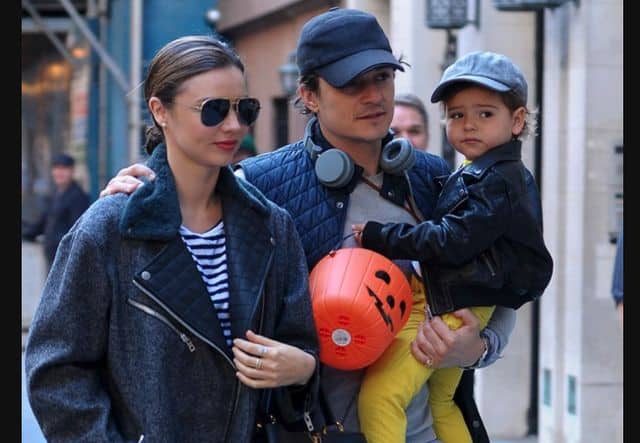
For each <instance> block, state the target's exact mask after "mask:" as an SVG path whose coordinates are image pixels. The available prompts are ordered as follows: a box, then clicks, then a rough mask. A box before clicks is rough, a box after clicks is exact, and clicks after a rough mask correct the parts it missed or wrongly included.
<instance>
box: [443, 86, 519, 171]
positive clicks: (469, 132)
mask: <svg viewBox="0 0 640 443" xmlns="http://www.w3.org/2000/svg"><path fill="white" fill-rule="evenodd" d="M445 110H446V117H445V119H446V125H447V139H448V140H449V143H451V145H452V146H453V147H454V148H455V150H456V151H458V152H459V153H460V154H462V155H464V156H465V157H466V158H467V159H468V160H472V161H473V160H475V159H476V158H478V157H480V156H481V155H482V154H484V153H485V152H487V151H489V150H490V149H493V148H495V147H496V146H498V145H501V144H503V143H506V142H508V141H509V140H511V138H512V136H514V135H518V134H520V133H521V132H522V129H523V127H524V120H525V116H526V109H525V108H524V107H520V108H518V109H516V110H515V111H514V112H511V111H510V110H509V108H507V106H506V105H505V104H504V102H503V101H502V99H501V98H500V94H499V93H497V92H494V91H491V90H489V89H486V88H483V87H481V86H471V87H468V88H465V89H463V90H462V91H460V92H458V93H457V94H455V95H454V96H452V97H451V98H449V99H448V100H447V101H446V102H445Z"/></svg>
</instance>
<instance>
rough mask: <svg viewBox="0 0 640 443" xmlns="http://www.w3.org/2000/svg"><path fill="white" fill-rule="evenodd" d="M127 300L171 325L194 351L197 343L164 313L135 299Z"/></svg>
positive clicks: (190, 349) (191, 350)
mask: <svg viewBox="0 0 640 443" xmlns="http://www.w3.org/2000/svg"><path fill="white" fill-rule="evenodd" d="M127 302H128V303H129V304H130V305H132V306H134V307H136V308H138V309H140V310H141V311H143V312H145V313H147V314H149V315H151V316H152V317H155V318H157V319H158V320H160V321H161V322H163V323H164V324H165V325H167V326H169V327H170V328H171V329H173V330H174V331H175V333H176V334H178V336H179V337H180V340H182V342H183V343H184V344H185V345H187V348H189V351H190V352H194V351H195V350H196V345H194V344H193V342H192V341H191V339H190V338H189V337H187V334H185V333H184V332H182V331H180V330H179V329H178V328H176V327H175V326H174V325H173V323H171V322H170V321H169V319H167V318H166V317H165V316H163V315H162V314H160V313H159V312H156V311H154V310H153V309H151V308H150V307H149V306H147V305H145V304H142V303H139V302H137V301H135V300H131V299H128V300H127Z"/></svg>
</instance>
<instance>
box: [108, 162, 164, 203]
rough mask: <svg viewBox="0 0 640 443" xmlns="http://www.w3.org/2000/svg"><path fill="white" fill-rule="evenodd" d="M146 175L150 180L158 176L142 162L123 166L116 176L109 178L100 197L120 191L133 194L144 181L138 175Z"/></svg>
mask: <svg viewBox="0 0 640 443" xmlns="http://www.w3.org/2000/svg"><path fill="white" fill-rule="evenodd" d="M142 176H145V177H147V178H148V179H149V180H153V179H154V178H156V175H155V174H154V172H153V171H152V170H151V169H149V168H148V167H146V166H145V165H143V164H141V163H136V164H133V165H131V166H127V167H126V168H122V169H120V170H119V171H118V174H116V176H115V177H113V178H112V179H111V180H109V183H107V186H106V187H105V188H104V189H103V190H102V191H101V192H100V197H106V196H107V195H111V194H116V193H118V192H124V193H125V194H131V193H132V192H133V191H135V190H136V189H138V187H140V186H142V185H143V184H144V183H143V182H142V180H139V179H138V178H137V177H142Z"/></svg>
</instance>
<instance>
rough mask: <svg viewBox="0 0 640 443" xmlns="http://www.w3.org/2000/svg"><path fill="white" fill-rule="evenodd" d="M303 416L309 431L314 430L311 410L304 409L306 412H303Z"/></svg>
mask: <svg viewBox="0 0 640 443" xmlns="http://www.w3.org/2000/svg"><path fill="white" fill-rule="evenodd" d="M302 416H303V417H304V424H305V425H307V429H308V430H309V432H313V430H314V427H313V421H311V416H310V415H309V412H307V411H304V414H302Z"/></svg>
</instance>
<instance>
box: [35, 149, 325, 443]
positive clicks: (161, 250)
mask: <svg viewBox="0 0 640 443" xmlns="http://www.w3.org/2000/svg"><path fill="white" fill-rule="evenodd" d="M148 164H149V166H150V167H151V168H152V169H153V170H154V171H155V172H156V174H157V178H156V179H155V180H154V181H152V182H149V183H146V184H145V185H144V186H142V187H141V188H139V189H138V190H137V191H136V192H135V193H134V194H132V195H131V196H126V195H124V194H117V195H114V196H109V197H105V198H101V199H98V200H97V201H96V202H94V203H93V204H92V205H91V207H90V208H89V209H88V210H87V211H86V212H85V214H84V215H83V216H82V217H81V218H80V219H79V220H78V221H77V222H76V224H75V225H74V226H73V228H72V229H71V230H70V231H69V232H68V233H67V235H65V237H64V238H63V239H62V242H61V244H60V247H59V249H58V253H57V256H56V259H55V261H54V263H53V267H52V269H51V271H50V273H49V276H48V278H47V280H46V282H45V286H44V289H43V293H42V298H41V302H40V304H39V306H38V308H37V311H36V313H35V316H34V319H33V323H32V325H31V328H30V330H29V336H28V340H27V346H26V354H25V366H26V376H27V390H28V397H29V402H30V403H31V406H32V409H33V412H34V414H35V416H36V419H37V420H38V423H39V424H40V426H41V428H42V430H43V433H44V435H45V437H46V438H47V440H48V441H50V442H76V441H83V442H92V443H97V442H121V441H122V442H124V441H126V442H138V441H140V439H141V438H142V439H143V440H142V441H144V442H249V441H251V439H252V435H253V431H254V429H255V420H256V410H257V405H258V403H259V397H260V393H261V391H260V390H254V389H251V388H249V387H247V386H245V385H242V384H241V383H240V382H239V381H238V379H237V378H236V376H235V371H236V369H235V366H234V363H233V355H232V353H231V351H230V349H229V348H228V347H227V346H226V344H225V340H224V337H223V334H222V330H221V328H220V324H219V321H218V319H217V317H216V314H215V310H214V308H213V304H212V302H211V301H210V299H209V297H208V294H207V291H206V288H205V285H204V282H203V281H202V277H201V276H200V274H199V272H198V270H197V269H196V265H195V262H194V260H193V258H192V257H191V255H190V253H189V251H188V250H187V248H186V246H185V245H184V243H183V241H182V239H181V237H180V235H179V234H178V229H179V226H180V223H181V215H180V209H179V205H178V198H177V193H176V188H175V182H174V180H173V175H172V173H171V170H170V168H169V166H168V163H167V160H166V150H165V147H164V146H163V145H160V146H158V147H157V148H156V149H155V151H154V153H153V155H152V156H151V157H150V159H149V162H148ZM217 190H218V191H219V192H220V194H221V196H222V206H223V212H224V216H223V220H224V225H225V236H226V247H227V264H228V273H229V294H230V311H231V324H232V335H233V337H244V334H245V331H246V330H247V329H252V330H254V331H256V332H259V333H261V334H264V335H266V336H269V337H272V338H274V339H277V340H280V341H284V342H287V343H289V344H292V345H295V346H298V347H300V348H302V349H305V350H307V351H309V352H311V353H312V354H314V356H316V361H317V353H318V341H317V336H316V332H315V325H314V322H313V315H312V310H311V302H310V297H309V292H308V275H307V267H306V261H305V258H304V253H303V251H302V248H301V245H300V241H299V237H298V235H297V232H296V230H295V227H294V225H293V222H292V220H291V218H290V216H289V215H288V214H287V213H286V212H285V211H284V210H282V209H281V208H279V207H277V206H276V205H274V204H273V203H272V202H270V201H269V200H267V199H266V198H265V197H264V196H263V195H262V194H261V193H260V192H259V191H258V190H256V189H255V188H254V187H253V186H252V185H250V184H249V183H247V182H245V181H243V180H241V179H238V178H236V177H235V176H234V175H233V173H232V172H231V169H230V168H223V169H222V170H221V172H220V178H219V182H218V185H217ZM316 368H317V365H316ZM317 379H318V377H317V369H316V374H314V376H313V377H312V378H311V380H310V382H309V383H308V384H307V385H306V386H304V387H290V388H283V389H282V392H284V393H285V394H284V395H283V396H282V397H283V398H286V399H287V400H288V401H290V402H291V404H293V405H294V407H297V408H302V406H304V405H305V404H306V405H307V406H308V405H309V404H310V403H313V402H314V401H315V395H316V393H317Z"/></svg>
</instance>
